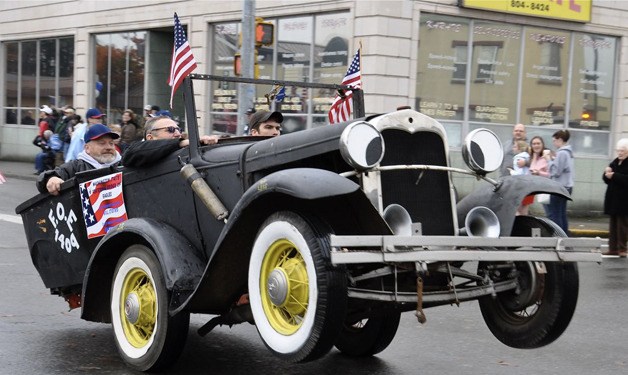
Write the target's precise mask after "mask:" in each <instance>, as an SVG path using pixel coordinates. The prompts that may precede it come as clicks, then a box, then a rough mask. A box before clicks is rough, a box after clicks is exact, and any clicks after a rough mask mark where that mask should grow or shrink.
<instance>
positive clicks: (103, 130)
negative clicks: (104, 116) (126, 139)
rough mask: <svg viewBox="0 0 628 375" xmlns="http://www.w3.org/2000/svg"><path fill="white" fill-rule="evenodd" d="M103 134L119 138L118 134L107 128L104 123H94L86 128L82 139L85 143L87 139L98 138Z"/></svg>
mask: <svg viewBox="0 0 628 375" xmlns="http://www.w3.org/2000/svg"><path fill="white" fill-rule="evenodd" d="M104 135H108V136H110V137H111V138H113V139H118V138H120V135H118V133H114V132H113V131H112V130H111V129H109V128H108V127H106V126H105V125H103V124H94V125H92V126H90V127H89V129H87V131H86V132H85V137H84V138H83V140H84V141H85V143H87V142H89V141H93V140H94V139H98V138H100V137H102V136H104Z"/></svg>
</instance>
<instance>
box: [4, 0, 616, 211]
mask: <svg viewBox="0 0 628 375" xmlns="http://www.w3.org/2000/svg"><path fill="white" fill-rule="evenodd" d="M576 1H577V0H576ZM241 7H242V1H207V0H188V1H181V0H163V1H160V2H152V1H137V0H135V1H134V0H129V1H78V0H77V1H67V0H66V1H43V0H42V1H28V2H23V1H3V2H2V3H1V5H0V21H1V22H0V42H2V41H16V40H25V39H33V38H43V37H53V36H74V38H75V75H74V77H75V82H74V92H75V94H74V106H75V107H76V108H77V111H78V113H84V112H85V110H86V109H87V108H88V107H89V106H90V105H89V103H93V101H94V93H93V90H92V89H91V85H92V84H93V80H92V79H91V77H93V75H94V71H93V70H94V67H93V66H90V61H91V58H92V53H93V51H92V50H90V48H93V47H92V46H91V45H90V44H91V40H90V36H91V35H93V34H97V33H111V32H121V31H132V30H154V31H155V32H152V33H151V35H150V36H149V37H150V38H160V37H163V35H160V33H159V32H158V30H165V31H168V30H171V28H172V14H173V12H175V11H176V12H177V13H178V15H179V17H180V18H181V21H182V23H184V24H185V25H187V28H188V39H189V41H190V45H191V47H192V50H193V53H194V55H195V57H196V60H197V63H198V68H197V72H200V73H205V72H210V66H209V62H210V61H211V58H210V56H209V53H210V52H209V51H211V48H210V47H211V46H210V43H211V40H212V36H211V35H210V31H209V30H210V23H214V22H225V21H239V20H240V18H241ZM341 10H342V11H349V12H350V14H351V15H352V16H353V18H354V21H353V40H352V42H351V43H352V46H351V47H350V50H353V51H355V49H357V48H358V47H359V46H360V45H361V46H362V56H363V57H362V68H363V70H362V73H363V87H364V88H365V94H366V95H365V106H366V109H367V111H368V113H381V112H387V111H391V110H394V109H395V108H397V107H399V106H402V105H410V106H414V104H415V102H414V98H415V96H416V85H415V84H414V83H415V82H416V74H417V73H416V72H417V56H418V54H419V41H420V37H421V35H419V20H420V16H421V14H422V13H436V14H443V15H451V16H459V17H469V18H475V19H484V20H491V21H496V22H506V23H515V24H521V25H530V26H539V27H550V28H558V29H563V30H568V31H583V32H593V33H600V34H605V35H611V36H616V37H619V41H620V47H619V65H618V68H617V75H616V77H617V78H618V82H617V86H616V88H615V91H616V99H615V103H613V104H614V108H615V109H614V116H613V126H612V134H611V142H612V143H613V144H614V143H615V141H616V140H617V139H619V138H621V137H626V136H628V125H626V124H625V123H626V120H627V119H628V105H627V104H628V57H627V56H626V53H625V51H627V49H628V41H627V39H628V38H626V36H628V28H626V27H625V20H626V19H627V18H628V2H625V1H604V0H600V1H593V9H592V20H591V22H589V23H585V24H582V23H576V22H569V21H557V20H549V19H543V18H536V17H526V16H520V15H511V14H504V13H497V12H488V11H482V10H474V9H465V8H461V7H458V0H421V1H419V0H389V1H363V0H343V1H334V0H323V1H321V0H302V1H298V2H295V1H263V0H257V1H256V15H257V16H261V17H280V16H287V15H307V14H314V13H321V12H334V11H341ZM161 52H162V53H160V54H156V55H151V56H149V57H148V59H149V61H150V63H149V64H150V66H151V69H152V70H151V71H148V72H147V74H154V75H163V77H164V81H165V78H166V76H167V74H166V73H167V72H166V71H164V72H159V69H164V68H165V69H167V68H168V64H169V62H168V61H169V59H168V61H164V59H163V56H164V55H166V54H168V53H169V52H168V51H161ZM0 57H3V56H0ZM155 60H158V61H155ZM3 63H4V58H0V72H3V71H4V66H3ZM2 85H3V83H2V82H1V81H0V92H1V91H2ZM144 89H145V95H146V100H147V101H148V102H151V101H152V100H155V101H156V100H160V101H163V98H159V97H155V96H153V94H152V92H153V91H154V88H152V87H150V86H148V84H147V85H146V87H145V88H144ZM209 91H210V90H209V87H208V86H207V85H206V84H205V82H203V81H201V82H198V84H197V83H195V93H196V96H197V101H196V106H197V110H198V114H199V117H200V118H201V119H204V118H206V117H208V116H205V115H206V114H207V113H208V111H209V109H210V108H208V106H209V104H208V103H209V100H205V97H206V95H207V94H208V93H209ZM0 104H2V103H0ZM201 121H202V120H201ZM200 126H201V128H203V129H207V124H206V123H202V122H201V124H200ZM35 133H36V129H35V128H30V127H24V126H9V125H5V124H2V123H0V159H14V160H32V158H33V157H34V155H35V153H36V152H37V149H36V148H35V147H33V146H31V140H32V138H33V137H34V135H35ZM612 157H614V153H613V152H612V150H609V154H608V155H607V156H606V157H597V158H595V157H589V158H577V159H576V169H577V170H576V186H575V189H574V199H575V202H574V203H573V204H572V205H571V206H570V209H573V210H576V211H580V212H599V211H600V210H601V201H602V196H603V191H604V189H605V187H604V185H603V184H602V182H601V179H600V175H601V173H602V170H603V167H604V166H605V165H607V163H608V161H609V160H610V158H612ZM452 163H453V164H454V165H456V166H462V159H461V157H460V153H459V152H458V151H457V150H456V149H453V150H452ZM458 182H460V183H461V185H462V189H460V190H459V193H461V194H462V195H464V194H465V192H467V191H469V190H470V189H472V188H473V186H474V185H475V184H476V183H477V182H476V181H475V180H473V179H470V178H464V177H462V178H461V179H460V180H459V181H458Z"/></svg>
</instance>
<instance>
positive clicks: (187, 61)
mask: <svg viewBox="0 0 628 375" xmlns="http://www.w3.org/2000/svg"><path fill="white" fill-rule="evenodd" d="M194 69H196V60H195V59H194V55H192V50H191V49H190V44H189V43H188V40H187V38H186V37H185V31H183V27H182V26H181V22H179V17H178V16H177V14H176V13H175V14H174V46H173V47H172V62H171V64H170V78H168V85H170V86H171V87H172V91H171V92H170V109H172V98H173V97H174V93H175V92H176V91H177V89H178V88H179V86H180V85H181V82H183V79H184V78H185V77H187V75H188V74H190V73H192V72H193V71H194Z"/></svg>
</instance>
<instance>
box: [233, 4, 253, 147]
mask: <svg viewBox="0 0 628 375" xmlns="http://www.w3.org/2000/svg"><path fill="white" fill-rule="evenodd" d="M241 51H242V55H241V60H240V61H241V63H242V77H245V78H255V62H256V61H255V0H242V47H241ZM254 99H255V85H253V84H250V83H238V127H237V135H242V133H243V131H244V127H245V125H248V124H247V118H246V114H245V112H246V110H247V108H250V107H253V103H254Z"/></svg>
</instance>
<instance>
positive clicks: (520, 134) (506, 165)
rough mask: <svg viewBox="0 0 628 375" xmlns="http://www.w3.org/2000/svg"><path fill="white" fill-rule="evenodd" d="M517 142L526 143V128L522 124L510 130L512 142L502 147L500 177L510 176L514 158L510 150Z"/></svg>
mask: <svg viewBox="0 0 628 375" xmlns="http://www.w3.org/2000/svg"><path fill="white" fill-rule="evenodd" d="M517 141H526V142H527V141H528V139H527V138H526V127H525V125H523V124H517V125H515V126H514V127H513V128H512V140H511V141H510V142H509V143H508V144H507V145H504V159H503V161H502V166H501V167H500V168H499V176H500V177H504V176H510V171H511V169H512V158H513V157H514V156H515V154H514V152H513V151H512V148H513V146H514V145H515V142H517Z"/></svg>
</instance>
